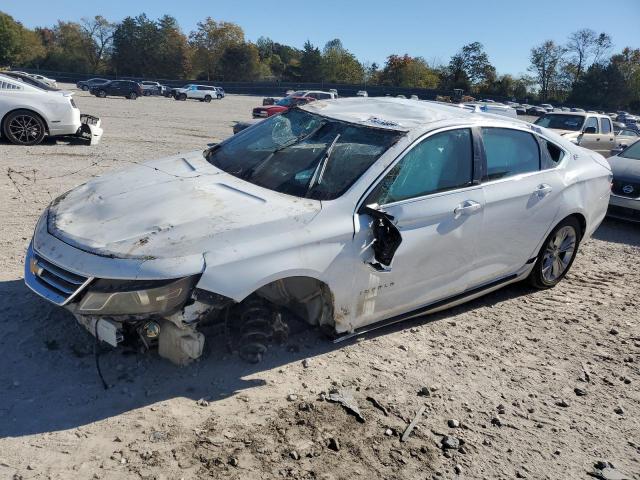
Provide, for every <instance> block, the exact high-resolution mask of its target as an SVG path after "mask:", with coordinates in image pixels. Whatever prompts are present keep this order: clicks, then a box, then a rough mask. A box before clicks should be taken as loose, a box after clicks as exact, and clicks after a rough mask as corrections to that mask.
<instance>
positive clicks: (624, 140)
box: [610, 122, 640, 156]
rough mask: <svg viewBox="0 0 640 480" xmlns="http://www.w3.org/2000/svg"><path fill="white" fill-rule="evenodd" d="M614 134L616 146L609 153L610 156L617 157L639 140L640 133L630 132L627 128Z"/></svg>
mask: <svg viewBox="0 0 640 480" xmlns="http://www.w3.org/2000/svg"><path fill="white" fill-rule="evenodd" d="M614 123H615V122H614ZM615 134H616V139H615V143H616V145H615V147H614V148H613V149H612V150H611V152H610V154H611V156H615V155H618V154H619V153H620V152H622V151H623V150H624V149H625V148H627V147H628V146H629V145H631V144H632V143H635V142H637V141H638V140H640V132H638V131H636V130H631V129H628V128H623V129H621V130H618V131H617V132H615Z"/></svg>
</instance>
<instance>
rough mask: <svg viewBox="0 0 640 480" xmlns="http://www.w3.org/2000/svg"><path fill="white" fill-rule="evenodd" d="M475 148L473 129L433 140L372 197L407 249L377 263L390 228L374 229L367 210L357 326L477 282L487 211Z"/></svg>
mask: <svg viewBox="0 0 640 480" xmlns="http://www.w3.org/2000/svg"><path fill="white" fill-rule="evenodd" d="M473 143H474V142H473V140H472V133H471V129H468V128H462V129H461V128H458V129H452V130H446V131H441V132H438V133H435V134H433V135H430V136H428V137H426V138H424V139H422V140H420V141H418V142H416V144H414V145H413V146H412V148H411V149H410V150H409V151H408V152H407V153H405V154H404V155H403V156H402V157H401V158H400V159H399V160H398V161H397V163H395V165H394V166H393V167H392V168H391V169H390V170H389V171H388V173H387V174H386V175H385V176H384V177H383V179H382V180H381V181H380V182H379V183H378V184H377V186H376V187H375V188H374V189H373V191H372V192H371V193H370V194H369V195H368V197H367V200H366V201H365V204H366V205H369V206H370V207H372V208H374V209H375V210H376V212H380V214H381V215H386V216H387V218H389V219H390V222H391V224H390V226H391V228H393V229H396V230H395V234H396V235H397V233H399V238H400V243H399V245H396V247H397V248H396V249H395V250H393V249H392V252H393V255H392V258H390V257H391V255H384V256H383V259H381V258H376V256H375V254H374V251H375V248H373V246H372V242H378V245H381V244H384V243H385V242H386V241H387V240H388V239H385V238H382V236H383V235H384V231H385V229H384V228H382V229H379V230H381V231H382V232H383V233H379V230H378V231H376V230H375V229H373V230H372V228H371V227H372V224H373V223H375V222H376V221H377V220H376V218H375V217H376V215H375V212H373V213H374V215H371V214H367V213H365V211H363V209H361V210H360V212H361V213H360V214H358V215H357V216H356V222H357V232H356V236H355V241H356V246H357V247H359V248H360V255H361V262H360V263H359V264H358V265H357V266H356V272H355V289H354V290H356V292H357V293H356V295H357V299H355V302H356V305H355V315H354V324H353V325H352V326H353V327H354V328H358V327H361V326H364V325H367V324H369V323H373V322H376V321H379V320H382V319H384V318H389V317H392V316H394V315H398V314H401V313H406V312H408V311H411V310H414V309H417V308H419V307H422V306H425V305H427V304H429V303H432V302H435V301H438V300H440V299H443V298H445V297H449V296H452V295H455V294H457V293H461V292H463V291H464V290H465V289H466V288H467V287H468V285H469V284H471V283H473V281H474V279H473V278H471V277H470V275H472V269H471V268H470V265H472V264H473V262H474V258H475V251H476V249H475V245H476V240H477V237H478V236H479V234H480V231H481V228H482V215H483V206H484V198H483V193H482V188H481V186H479V185H477V184H475V183H474V167H473V165H474V162H473ZM374 232H376V233H375V235H376V236H374ZM389 236H392V235H389ZM387 253H388V252H387Z"/></svg>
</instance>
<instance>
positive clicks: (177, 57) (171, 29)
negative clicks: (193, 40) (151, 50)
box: [157, 15, 191, 78]
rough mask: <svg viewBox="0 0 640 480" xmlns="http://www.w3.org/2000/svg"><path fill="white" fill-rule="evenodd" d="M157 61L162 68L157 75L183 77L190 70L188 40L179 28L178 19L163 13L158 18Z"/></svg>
mask: <svg viewBox="0 0 640 480" xmlns="http://www.w3.org/2000/svg"><path fill="white" fill-rule="evenodd" d="M158 37H159V39H158V46H157V47H158V52H157V56H158V61H159V63H160V65H161V68H162V70H161V71H160V72H159V76H162V77H165V78H184V77H186V76H187V75H188V74H189V73H190V71H191V58H190V50H189V42H188V40H187V37H186V35H185V34H184V33H182V31H181V30H180V26H179V25H178V21H177V20H176V19H175V18H174V17H172V16H170V15H164V16H163V17H161V18H160V19H159V20H158Z"/></svg>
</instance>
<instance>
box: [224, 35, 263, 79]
mask: <svg viewBox="0 0 640 480" xmlns="http://www.w3.org/2000/svg"><path fill="white" fill-rule="evenodd" d="M219 72H220V75H222V77H221V79H222V80H231V81H244V82H251V81H254V80H257V79H258V78H259V77H260V74H261V69H260V54H259V53H258V48H257V47H256V46H255V45H254V44H253V43H238V44H233V45H229V46H228V47H227V48H226V49H225V51H224V53H223V54H222V57H221V58H220V68H219Z"/></svg>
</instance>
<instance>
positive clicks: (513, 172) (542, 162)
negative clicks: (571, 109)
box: [475, 127, 566, 283]
mask: <svg viewBox="0 0 640 480" xmlns="http://www.w3.org/2000/svg"><path fill="white" fill-rule="evenodd" d="M481 132H482V144H483V147H484V150H483V151H484V162H483V164H484V169H483V178H482V189H483V193H484V201H485V208H484V216H483V227H482V233H481V235H479V237H478V238H477V240H476V244H477V245H476V248H477V260H476V262H475V268H477V270H478V276H479V279H480V282H481V283H484V282H490V281H493V280H498V279H500V278H504V277H507V276H509V275H512V274H514V273H516V272H517V271H518V270H519V269H521V268H523V267H524V266H525V265H526V264H527V262H528V261H529V260H530V259H532V258H533V257H535V256H536V254H537V252H536V249H537V246H538V245H539V244H540V242H541V241H542V239H544V238H545V236H546V235H547V232H548V231H549V229H550V228H551V226H552V224H553V223H554V220H555V219H556V216H557V213H558V210H559V206H560V202H561V198H562V195H561V192H562V189H563V178H562V170H561V169H560V168H559V167H558V165H560V164H561V163H562V159H563V158H564V156H565V155H566V152H564V151H563V150H562V149H560V148H559V147H557V146H556V145H554V144H551V143H548V142H547V141H545V140H542V139H539V138H538V137H537V136H536V135H534V134H533V133H531V132H529V131H526V130H517V129H511V128H493V127H487V128H482V129H481Z"/></svg>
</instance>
